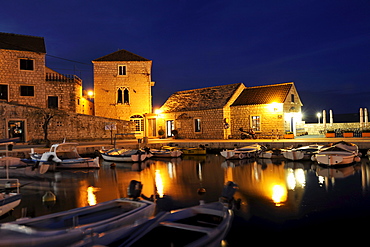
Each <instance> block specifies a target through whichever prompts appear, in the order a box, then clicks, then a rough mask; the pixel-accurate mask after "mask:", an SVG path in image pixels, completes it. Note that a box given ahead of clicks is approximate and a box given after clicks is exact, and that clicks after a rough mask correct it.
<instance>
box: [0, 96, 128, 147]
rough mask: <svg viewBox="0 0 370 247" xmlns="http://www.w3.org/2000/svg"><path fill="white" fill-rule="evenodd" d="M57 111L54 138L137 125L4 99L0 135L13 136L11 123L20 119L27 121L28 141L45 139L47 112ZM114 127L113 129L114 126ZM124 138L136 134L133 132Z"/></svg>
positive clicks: (105, 134) (89, 136)
mask: <svg viewBox="0 0 370 247" xmlns="http://www.w3.org/2000/svg"><path fill="white" fill-rule="evenodd" d="M44 113H49V114H53V118H52V119H51V121H50V124H49V127H48V139H49V140H50V141H52V142H62V141H63V139H64V138H66V140H67V141H93V140H104V139H110V138H111V136H113V137H114V134H116V133H133V132H134V126H133V123H132V122H130V121H125V120H117V119H111V118H104V117H96V116H90V115H84V114H78V113H71V112H65V111H54V112H53V110H50V109H45V108H38V107H32V106H26V105H20V104H11V103H5V102H1V103H0V119H1V121H0V138H10V137H14V136H12V132H11V129H10V127H9V123H10V122H12V121H20V122H22V123H24V126H23V129H22V132H21V133H20V134H21V135H23V136H22V137H23V139H24V141H25V142H37V141H40V140H43V138H44V132H43V128H42V125H43V122H44V118H43V114H44ZM110 129H112V131H111V130H110ZM120 138H122V137H120ZM124 138H134V136H133V135H130V136H125V137H124Z"/></svg>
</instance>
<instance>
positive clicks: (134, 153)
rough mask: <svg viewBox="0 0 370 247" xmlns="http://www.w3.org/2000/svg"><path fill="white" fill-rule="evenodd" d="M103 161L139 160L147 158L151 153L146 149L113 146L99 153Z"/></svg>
mask: <svg viewBox="0 0 370 247" xmlns="http://www.w3.org/2000/svg"><path fill="white" fill-rule="evenodd" d="M101 156H102V158H103V159H104V160H105V161H112V162H141V161H144V160H146V159H149V158H150V157H152V156H153V155H152V154H151V153H150V152H149V151H146V150H139V149H124V148H122V149H117V148H113V149H110V150H108V151H106V152H102V153H101Z"/></svg>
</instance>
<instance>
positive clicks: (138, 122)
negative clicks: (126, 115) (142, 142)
mask: <svg viewBox="0 0 370 247" xmlns="http://www.w3.org/2000/svg"><path fill="white" fill-rule="evenodd" d="M130 121H131V122H134V123H135V131H144V118H143V117H142V116H140V115H133V116H131V117H130Z"/></svg>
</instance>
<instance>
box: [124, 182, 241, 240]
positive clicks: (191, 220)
mask: <svg viewBox="0 0 370 247" xmlns="http://www.w3.org/2000/svg"><path fill="white" fill-rule="evenodd" d="M235 185H236V184H234V183H233V182H228V184H227V185H226V186H228V188H227V190H228V191H229V189H232V190H233V191H231V193H230V194H229V192H230V191H229V192H227V193H226V194H229V195H228V196H227V197H222V199H220V201H219V202H213V203H207V204H205V203H203V202H202V201H201V204H200V205H198V206H194V207H189V208H185V209H180V210H176V211H172V212H166V213H161V214H158V215H157V216H156V217H155V218H154V219H152V220H150V221H148V222H146V223H145V224H143V225H142V226H140V227H139V228H138V229H136V230H135V231H134V232H133V233H131V235H130V237H129V238H127V239H124V240H123V241H122V242H121V245H120V246H152V245H153V244H155V245H158V246H220V243H221V241H222V240H223V239H224V238H225V236H226V234H227V232H228V230H229V229H230V226H231V222H232V219H233V211H232V210H231V209H230V207H229V204H228V203H229V202H230V201H231V199H232V198H233V195H234V193H235V190H236V188H235ZM231 187H234V188H231ZM230 195H231V197H230Z"/></svg>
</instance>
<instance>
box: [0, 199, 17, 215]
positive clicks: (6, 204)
mask: <svg viewBox="0 0 370 247" xmlns="http://www.w3.org/2000/svg"><path fill="white" fill-rule="evenodd" d="M0 194H2V196H1V197H2V198H3V197H5V198H3V199H1V200H0V216H2V215H4V214H6V213H7V212H9V211H10V210H12V209H13V208H15V207H16V206H18V205H19V203H20V202H21V199H22V196H21V194H18V193H10V194H8V195H5V194H4V193H0Z"/></svg>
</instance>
